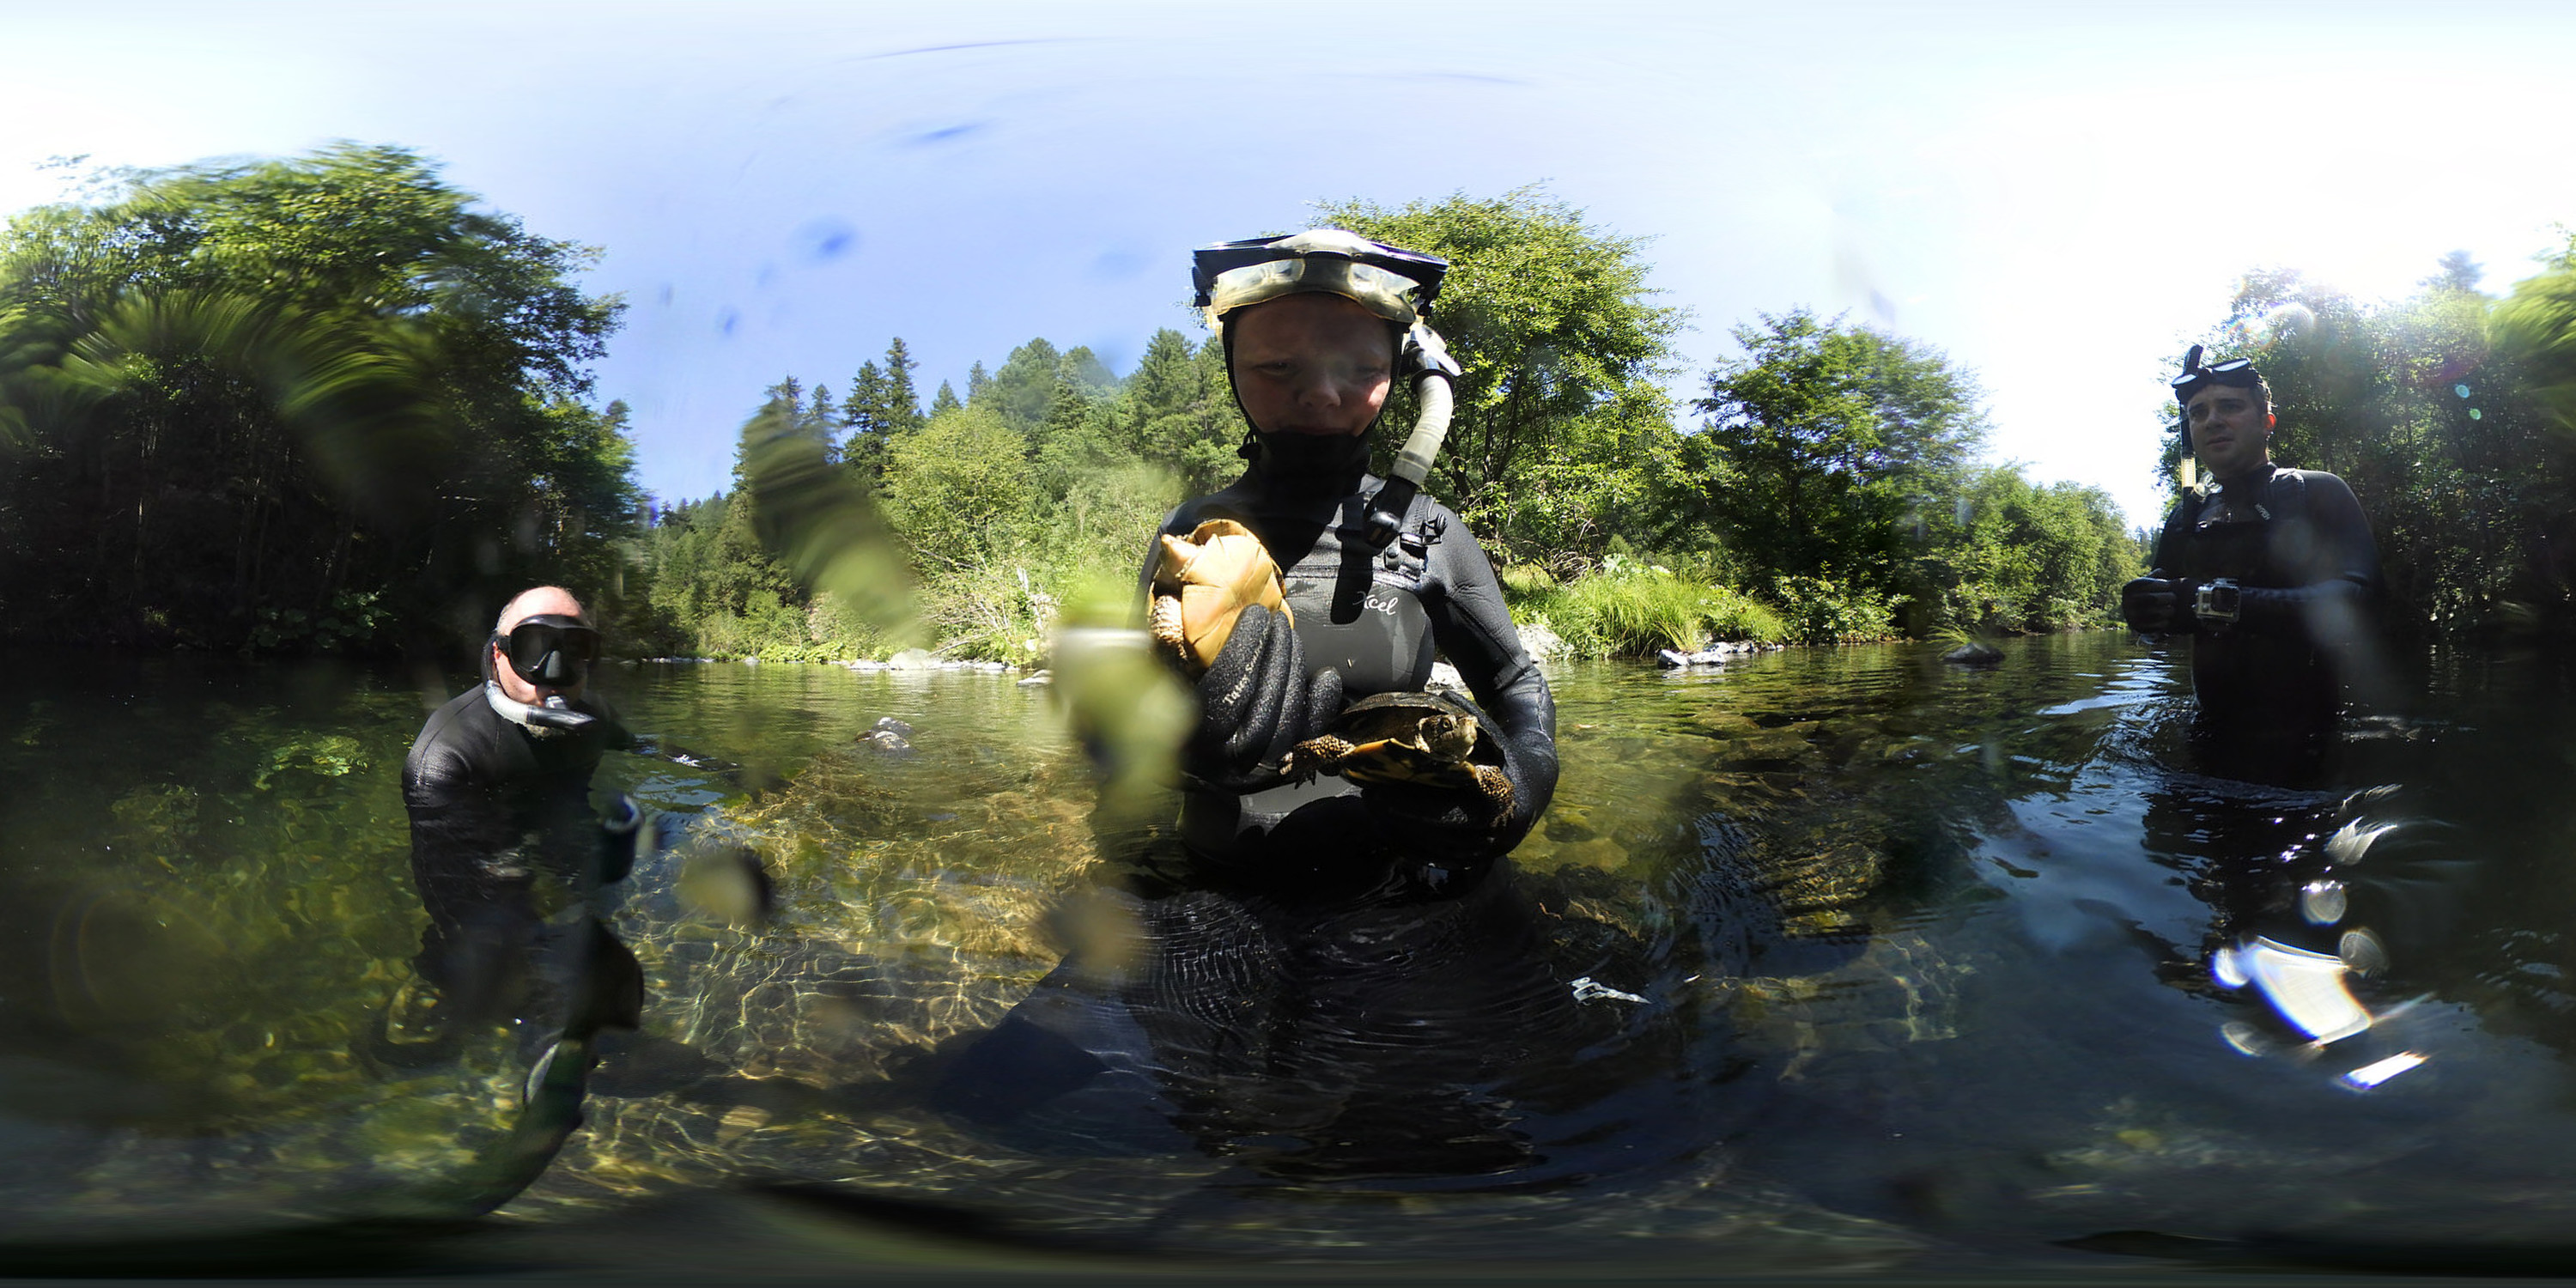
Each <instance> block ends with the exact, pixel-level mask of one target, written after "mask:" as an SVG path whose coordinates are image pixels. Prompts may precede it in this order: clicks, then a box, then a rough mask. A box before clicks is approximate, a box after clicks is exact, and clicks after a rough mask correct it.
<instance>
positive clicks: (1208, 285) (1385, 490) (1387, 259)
mask: <svg viewBox="0 0 2576 1288" xmlns="http://www.w3.org/2000/svg"><path fill="white" fill-rule="evenodd" d="M1448 269H1449V261H1447V260H1444V259H1441V258H1439V257H1438V256H1436V255H1425V254H1421V253H1419V252H1417V251H1409V250H1403V249H1400V248H1398V247H1394V246H1389V245H1387V244H1385V243H1383V242H1375V241H1370V240H1368V239H1367V238H1365V237H1361V236H1359V235H1358V234H1356V233H1350V232H1345V231H1343V230H1342V229H1339V228H1312V229H1308V230H1307V231H1305V232H1302V233H1297V234H1295V235H1293V236H1288V237H1278V238H1259V237H1256V238H1253V239H1250V240H1248V241H1236V242H1219V243H1217V244H1216V245H1214V246H1208V247H1204V248H1202V249H1200V250H1198V251H1197V252H1195V253H1194V254H1193V256H1192V265H1191V273H1190V277H1191V282H1192V284H1193V285H1194V286H1196V287H1197V288H1198V294H1197V296H1196V298H1195V299H1194V300H1193V301H1192V303H1193V304H1195V305H1197V306H1198V307H1199V308H1201V309H1204V310H1205V311H1206V313H1207V318H1208V324H1209V325H1210V326H1211V327H1214V328H1215V329H1216V331H1217V333H1218V335H1219V336H1220V337H1223V338H1224V339H1225V340H1226V344H1227V355H1228V359H1229V360H1228V363H1227V369H1226V378H1227V382H1228V384H1229V385H1231V384H1232V382H1233V363H1232V361H1231V359H1232V352H1233V346H1232V336H1231V334H1230V333H1229V332H1228V331H1227V318H1226V315H1227V314H1229V313H1231V312H1233V311H1234V310H1237V309H1242V308H1249V307H1251V306H1252V305H1255V304H1260V303H1263V302H1265V301H1268V300H1274V299H1277V298H1279V297H1280V296H1283V295H1294V294H1299V293H1304V292H1323V293H1329V294H1334V295H1339V296H1342V297H1343V298H1345V299H1349V300H1351V301H1353V302H1355V303H1357V304H1359V305H1360V307H1362V308H1365V309H1367V310H1368V311H1369V312H1371V313H1374V314H1376V315H1377V316H1378V317H1380V318H1383V319H1385V320H1386V321H1387V322H1388V323H1389V324H1390V325H1391V326H1393V327H1395V328H1398V329H1399V331H1398V336H1397V356H1396V377H1397V379H1399V380H1410V381H1411V382H1412V387H1413V396H1414V403H1415V406H1416V407H1417V408H1419V413H1418V414H1417V415H1416V416H1415V418H1414V422H1413V430H1412V432H1411V433H1409V434H1407V435H1406V436H1405V439H1404V444H1403V446H1401V447H1399V448H1398V449H1397V450H1396V454H1395V463H1394V465H1393V466H1391V467H1390V468H1389V469H1388V470H1387V480H1386V482H1385V483H1384V484H1382V485H1380V486H1379V488H1378V490H1377V491H1376V492H1375V493H1374V494H1372V495H1371V496H1370V497H1369V499H1368V501H1367V502H1366V518H1365V519H1364V521H1363V524H1362V536H1363V538H1364V539H1365V540H1366V541H1367V543H1368V545H1369V548H1370V550H1371V551H1378V550H1383V549H1385V548H1386V546H1387V543H1389V542H1391V541H1393V540H1394V539H1395V534H1396V530H1397V529H1398V528H1400V527H1401V526H1402V525H1403V523H1404V514H1405V511H1406V510H1407V509H1409V508H1411V506H1412V505H1413V498H1414V497H1415V496H1416V495H1417V494H1418V493H1419V492H1420V491H1421V488H1422V484H1423V481H1424V480H1425V479H1427V478H1428V477H1430V473H1431V462H1432V460H1433V458H1435V457H1437V456H1438V455H1439V454H1440V445H1441V443H1442V442H1443V441H1445V440H1446V439H1447V438H1448V436H1449V420H1450V417H1451V415H1452V414H1453V413H1454V412H1455V410H1456V407H1457V388H1456V385H1457V380H1458V376H1459V366H1458V363H1457V360H1456V359H1454V358H1451V357H1450V356H1449V346H1448V344H1447V343H1446V342H1445V341H1443V340H1442V339H1441V338H1440V333H1439V332H1437V331H1434V330H1432V329H1431V323H1430V313H1431V303H1432V301H1433V300H1434V299H1436V298H1438V296H1439V294H1440V279H1441V277H1442V276H1443V275H1444V274H1446V273H1447V272H1448ZM1241 403H1242V400H1241V397H1240V395H1239V394H1238V396H1237V398H1236V405H1237V406H1238V407H1240V406H1241ZM1250 419H1251V418H1250V417H1249V416H1248V415H1247V416H1246V417H1245V420H1246V421H1247V422H1249V421H1250ZM1254 432H1255V433H1259V432H1260V427H1259V426H1257V425H1256V426H1254ZM1247 450H1249V449H1247Z"/></svg>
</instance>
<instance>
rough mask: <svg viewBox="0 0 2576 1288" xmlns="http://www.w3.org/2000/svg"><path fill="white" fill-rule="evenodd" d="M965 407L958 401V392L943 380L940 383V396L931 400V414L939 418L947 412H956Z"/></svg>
mask: <svg viewBox="0 0 2576 1288" xmlns="http://www.w3.org/2000/svg"><path fill="white" fill-rule="evenodd" d="M965 405H966V404H964V403H962V402H959V401H957V390H956V389H954V388H953V387H951V386H950V385H949V383H948V382H947V381H945V380H942V381H940V382H939V395H938V396H937V397H935V398H932V399H931V400H930V414H931V415H932V416H938V415H940V414H942V413H945V412H952V411H956V410H958V409H959V408H961V407H964V406H965Z"/></svg>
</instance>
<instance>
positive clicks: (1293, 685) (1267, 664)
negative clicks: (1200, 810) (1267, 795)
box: [1183, 604, 1342, 790]
mask: <svg viewBox="0 0 2576 1288" xmlns="http://www.w3.org/2000/svg"><path fill="white" fill-rule="evenodd" d="M1198 696H1199V727H1198V729H1197V731H1196V732H1194V733H1192V734H1191V735H1190V740H1189V742H1188V744H1187V745H1186V746H1185V747H1184V748H1183V753H1184V755H1185V756H1186V758H1187V762H1188V768H1189V771H1190V773H1191V774H1193V775H1195V776H1196V777H1197V778H1198V779H1200V780H1201V781H1202V782H1206V783H1208V784H1210V785H1212V786H1216V787H1220V788H1230V789H1236V790H1244V789H1250V788H1254V787H1259V786H1266V785H1267V784H1268V782H1269V781H1270V780H1271V779H1273V778H1275V777H1276V776H1277V770H1278V766H1279V763H1280V762H1281V761H1283V760H1286V759H1287V758H1288V751H1289V749H1290V748H1292V747H1294V746H1296V745H1297V744H1298V743H1301V742H1304V741H1305V740H1307V739H1308V738H1312V737H1314V736H1315V735H1317V734H1319V733H1321V732H1323V729H1324V726H1325V725H1326V724H1328V723H1330V722H1331V720H1332V718H1333V717H1334V716H1335V715H1337V714H1339V713H1340V711H1341V709H1342V676H1341V673H1340V672H1338V671H1326V672H1324V673H1323V674H1321V675H1318V676H1316V677H1315V678H1314V679H1313V680H1311V681H1310V680H1308V679H1307V678H1306V650H1305V648H1304V647H1303V646H1302V645H1300V644H1299V643H1298V642H1297V631H1296V628H1294V627H1292V626H1290V625H1289V624H1288V617H1287V615H1286V614H1284V613H1274V612H1272V611H1270V610H1269V609H1268V608H1265V607H1263V606H1262V605H1259V604H1253V605H1250V606H1249V607H1246V608H1245V609H1244V610H1243V613H1242V615H1241V616H1239V617H1237V618H1236V619H1235V623H1234V634H1233V635H1232V636H1231V637H1230V638H1228V639H1227V640H1226V642H1225V649H1224V651H1222V652H1220V653H1218V654H1217V657H1216V661H1215V662H1213V663H1210V664H1209V666H1208V673H1207V674H1206V675H1204V676H1201V677H1199V682H1198Z"/></svg>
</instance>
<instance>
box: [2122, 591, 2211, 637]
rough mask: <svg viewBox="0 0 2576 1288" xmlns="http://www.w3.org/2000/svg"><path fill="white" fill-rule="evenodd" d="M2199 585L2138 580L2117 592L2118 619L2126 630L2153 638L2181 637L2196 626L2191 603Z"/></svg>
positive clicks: (2197, 618) (2198, 621) (2197, 592)
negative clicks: (2125, 623)
mask: <svg viewBox="0 0 2576 1288" xmlns="http://www.w3.org/2000/svg"><path fill="white" fill-rule="evenodd" d="M2199 593H2200V584H2199V583H2197V582H2194V581H2192V580H2190V579H2188V578H2184V577H2140V578H2138V579H2137V580H2135V581H2132V582H2130V583H2129V584H2128V585H2125V586H2122V587H2121V588H2120V616H2121V618H2122V619H2123V620H2125V621H2127V622H2128V623H2129V629H2130V630H2133V631H2139V632H2142V633H2145V634H2154V635H2184V634H2189V633H2190V632H2192V631H2194V630H2196V629H2198V628H2199V626H2200V618H2199V616H2198V615H2197V614H2196V613H2195V612H2194V611H2193V608H2192V600H2193V599H2194V598H2195V597H2196V596H2197V595H2199Z"/></svg>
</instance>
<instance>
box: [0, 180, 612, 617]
mask: <svg viewBox="0 0 2576 1288" xmlns="http://www.w3.org/2000/svg"><path fill="white" fill-rule="evenodd" d="M112 178H113V184H112V187H111V190H110V191H109V192H108V193H107V195H106V197H105V199H103V200H101V201H100V202H98V203H97V204H94V205H87V206H69V205H64V206H50V207H43V208H40V209H37V210H32V211H28V212H25V213H23V214H21V215H19V216H16V217H14V218H12V219H11V220H10V221H9V222H8V224H7V226H6V228H5V229H0V450H4V451H7V452H9V453H10V455H11V461H10V468H9V469H8V471H7V472H6V475H5V477H0V541H5V544H6V548H7V549H9V550H10V551H11V557H10V558H9V559H7V560H0V606H5V608H6V610H7V611H6V613H5V618H6V621H7V623H8V625H7V627H6V628H5V629H6V630H8V631H9V632H11V633H21V634H26V635H31V636H40V637H43V638H48V639H57V640H60V639H117V640H132V641H138V642H154V643H168V642H179V643H191V644H198V645H207V646H216V647H228V648H229V647H245V646H247V647H350V648H365V647H371V646H376V645H380V644H382V643H387V642H391V640H392V639H393V638H395V637H398V636H403V635H410V634H424V635H425V634H436V633H438V632H440V631H441V630H451V631H455V632H457V633H460V634H462V633H469V632H470V633H479V629H480V628H479V627H476V626H475V625H474V624H473V622H474V619H475V618H477V617H481V616H488V614H489V612H490V610H491V608H492V607H493V606H494V605H496V604H497V603H498V600H499V597H500V596H501V595H503V594H506V593H507V589H511V588H515V587H516V586H518V585H524V584H526V583H527V582H529V581H531V580H539V579H544V580H560V581H565V582H568V583H570V584H572V585H573V586H574V587H575V588H576V589H578V590H581V591H583V592H584V593H586V594H590V595H592V596H593V597H594V599H597V598H599V597H602V596H608V597H612V598H613V597H614V595H615V594H616V582H617V573H618V572H619V570H620V568H621V567H622V554H621V550H622V547H623V543H624V542H625V541H626V540H627V539H628V538H630V537H631V536H632V534H633V532H634V530H635V529H634V522H635V518H634V516H635V512H636V510H637V505H638V501H639V497H638V494H637V493H636V492H635V489H634V486H633V483H632V481H631V478H630V475H629V467H630V464H631V455H630V451H629V448H628V447H627V445H626V442H625V438H624V435H623V427H624V420H623V414H622V411H621V412H619V413H617V414H615V415H612V414H610V413H608V412H603V411H599V410H594V409H592V408H590V407H589V406H588V405H587V404H586V403H585V402H584V401H583V400H584V399H585V398H586V397H587V395H588V394H589V392H590V375H589V364H590V363H591V362H592V361H594V360H596V359H597V358H598V356H599V355H600V353H601V351H602V346H603V345H604V343H605V341H606V338H607V336H608V335H609V333H610V332H611V331H613V330H614V329H615V326H616V323H617V318H618V315H619V312H620V309H621V307H622V306H621V305H620V304H619V303H618V301H617V300H616V299H614V298H613V297H594V296H591V295H587V294H585V293H584V292H583V291H582V290H581V289H580V288H579V286H578V285H576V283H575V279H576V278H577V277H578V276H579V274H580V273H581V272H582V271H583V270H584V269H586V268H587V267H589V266H590V264H591V263H592V262H593V261H594V260H595V258H596V252H595V251H593V250H591V249H589V248H586V247H582V246H578V245H575V244H572V243H569V242H559V241H552V240H548V239H546V238H542V237H538V236H535V235H533V234H531V233H529V232H527V231H526V230H525V229H524V228H523V227H522V226H521V225H520V223H519V221H518V220H516V219H514V218H512V217H510V216H508V215H505V214H501V213H498V212H494V211H490V210H487V209H484V208H482V207H480V206H479V205H478V204H477V202H476V199H475V198H474V197H473V196H472V194H469V193H466V192H463V191H460V190H458V189H456V188H453V187H451V186H449V185H448V184H446V183H445V182H444V181H442V180H441V179H440V177H439V175H438V172H437V168H436V166H434V165H433V164H431V163H430V162H428V161H427V160H425V159H423V158H422V157H420V156H419V155H417V154H416V153H412V152H409V151H406V150H404V149H400V148H387V147H361V146H354V145H344V146H338V147H333V148H328V149H325V150H322V151H320V152H317V153H314V154H312V155H309V156H305V157H301V158H296V159H293V160H286V161H258V162H238V163H234V162H227V163H210V164H206V165H198V166H189V167H182V168H178V169H173V170H164V171H151V172H121V173H118V174H116V175H114V176H112Z"/></svg>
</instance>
